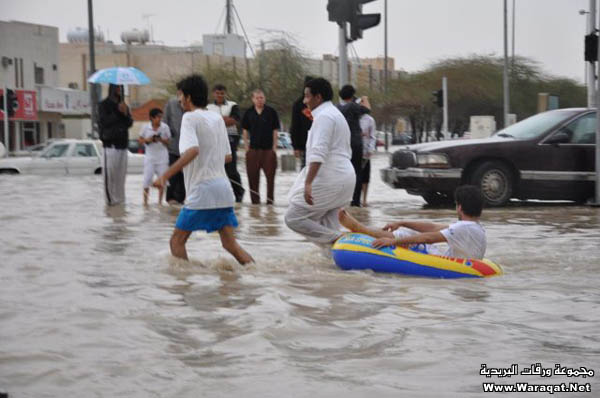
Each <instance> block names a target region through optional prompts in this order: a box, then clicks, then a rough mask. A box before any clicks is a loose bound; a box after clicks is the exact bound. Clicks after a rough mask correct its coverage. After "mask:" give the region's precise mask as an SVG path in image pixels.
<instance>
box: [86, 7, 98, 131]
mask: <svg viewBox="0 0 600 398" xmlns="http://www.w3.org/2000/svg"><path fill="white" fill-rule="evenodd" d="M94 36H95V34H94V7H93V5H92V0H88V44H89V50H90V71H89V75H88V76H91V75H92V74H93V73H94V72H96V50H95V48H94V43H95V39H96V38H95V37H94ZM89 89H90V108H91V109H90V118H91V122H92V138H96V137H98V133H97V131H96V125H97V124H96V120H97V115H96V112H97V111H98V109H97V108H98V96H97V95H96V94H97V93H96V85H95V84H93V83H90V85H89Z"/></svg>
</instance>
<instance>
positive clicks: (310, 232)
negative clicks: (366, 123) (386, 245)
mask: <svg viewBox="0 0 600 398" xmlns="http://www.w3.org/2000/svg"><path fill="white" fill-rule="evenodd" d="M332 98H333V90H332V88H331V84H330V83H329V82H328V81H327V80H325V79H322V78H318V79H313V80H311V81H309V82H308V83H306V85H305V87H304V103H305V104H306V105H307V106H308V108H309V109H310V110H311V112H312V116H313V123H312V127H311V129H310V130H309V131H308V139H307V141H306V167H304V168H303V169H302V171H301V172H300V174H299V175H298V178H297V179H296V182H295V183H294V185H293V187H292V189H291V190H290V192H289V194H288V200H289V207H288V210H287V212H286V214H285V223H286V225H287V226H288V227H289V228H290V229H292V230H293V231H295V232H298V233H299V234H302V235H304V236H305V237H306V238H307V239H309V240H311V241H313V242H316V243H322V244H331V243H333V242H335V241H336V240H337V239H338V238H339V237H340V236H341V235H342V233H341V232H340V223H339V220H338V211H339V209H341V208H342V207H343V206H345V205H347V204H348V203H349V202H350V200H351V199H352V193H353V191H354V185H355V183H356V174H355V173H354V168H353V167H352V163H351V162H350V159H351V157H352V149H351V148H350V128H349V127H348V123H347V122H346V119H345V118H344V116H343V115H342V113H341V112H340V111H339V110H338V109H337V108H336V107H335V105H333V104H332V103H331V99H332Z"/></svg>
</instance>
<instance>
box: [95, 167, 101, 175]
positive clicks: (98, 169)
mask: <svg viewBox="0 0 600 398" xmlns="http://www.w3.org/2000/svg"><path fill="white" fill-rule="evenodd" d="M94 174H102V167H98V168H97V169H96V170H94Z"/></svg>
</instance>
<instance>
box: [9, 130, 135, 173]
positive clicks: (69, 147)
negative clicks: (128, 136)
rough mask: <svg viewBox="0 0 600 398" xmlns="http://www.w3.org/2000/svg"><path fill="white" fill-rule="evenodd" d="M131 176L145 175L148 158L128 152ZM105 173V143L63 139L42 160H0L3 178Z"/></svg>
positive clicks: (35, 158)
mask: <svg viewBox="0 0 600 398" xmlns="http://www.w3.org/2000/svg"><path fill="white" fill-rule="evenodd" d="M127 154H128V159H127V162H128V164H127V173H129V174H141V173H142V172H143V171H144V155H138V154H133V153H131V152H127ZM101 172H102V143H101V142H100V141H94V140H75V139H63V140H58V141H55V142H52V143H51V144H49V145H48V146H47V147H46V149H44V150H43V151H42V153H41V154H40V155H39V156H29V157H9V158H5V159H1V160H0V174H23V173H27V174H42V175H61V174H69V175H86V174H100V173H101Z"/></svg>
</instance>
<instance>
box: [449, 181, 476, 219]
mask: <svg viewBox="0 0 600 398" xmlns="http://www.w3.org/2000/svg"><path fill="white" fill-rule="evenodd" d="M454 201H455V202H456V204H457V205H460V206H461V208H462V211H463V213H465V214H466V215H467V216H470V217H479V216H481V211H482V210H483V195H482V194H481V190H480V189H479V188H477V187H476V186H475V185H461V186H460V187H458V188H456V191H454Z"/></svg>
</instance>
